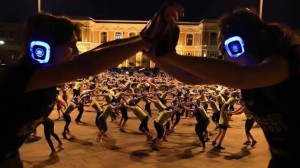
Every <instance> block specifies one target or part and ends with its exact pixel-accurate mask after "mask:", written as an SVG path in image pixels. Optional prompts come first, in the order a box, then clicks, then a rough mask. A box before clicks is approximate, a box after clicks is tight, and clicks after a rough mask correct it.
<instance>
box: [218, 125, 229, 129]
mask: <svg viewBox="0 0 300 168" xmlns="http://www.w3.org/2000/svg"><path fill="white" fill-rule="evenodd" d="M219 128H222V129H224V130H227V128H228V126H227V125H223V124H219Z"/></svg>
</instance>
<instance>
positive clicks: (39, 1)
mask: <svg viewBox="0 0 300 168" xmlns="http://www.w3.org/2000/svg"><path fill="white" fill-rule="evenodd" d="M41 11H42V10H41V0H38V12H41Z"/></svg>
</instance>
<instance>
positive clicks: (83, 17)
mask: <svg viewBox="0 0 300 168" xmlns="http://www.w3.org/2000/svg"><path fill="white" fill-rule="evenodd" d="M68 17H69V18H70V19H72V20H90V21H93V22H95V23H131V24H146V23H147V22H148V20H102V19H101V20H100V19H99V20H97V19H94V18H91V17H89V16H68ZM216 22H217V20H214V19H202V20H201V21H199V22H178V24H179V25H199V24H201V23H216Z"/></svg>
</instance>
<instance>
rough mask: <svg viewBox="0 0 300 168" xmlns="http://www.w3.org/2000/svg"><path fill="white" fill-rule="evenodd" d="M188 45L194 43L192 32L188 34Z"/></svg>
mask: <svg viewBox="0 0 300 168" xmlns="http://www.w3.org/2000/svg"><path fill="white" fill-rule="evenodd" d="M186 45H187V46H191V45H193V35H192V34H187V35H186Z"/></svg>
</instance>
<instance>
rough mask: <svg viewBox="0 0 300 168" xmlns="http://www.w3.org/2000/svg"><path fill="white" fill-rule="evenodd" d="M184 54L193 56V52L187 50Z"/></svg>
mask: <svg viewBox="0 0 300 168" xmlns="http://www.w3.org/2000/svg"><path fill="white" fill-rule="evenodd" d="M185 55H187V56H193V52H190V51H187V52H185Z"/></svg>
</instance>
